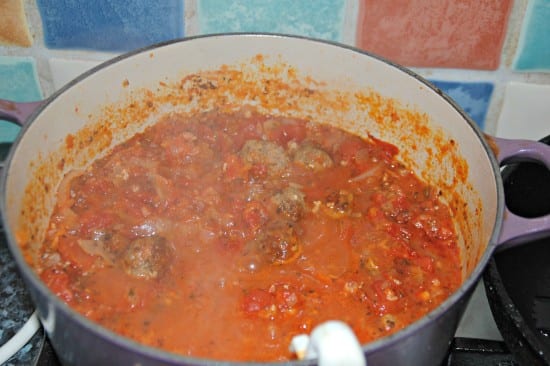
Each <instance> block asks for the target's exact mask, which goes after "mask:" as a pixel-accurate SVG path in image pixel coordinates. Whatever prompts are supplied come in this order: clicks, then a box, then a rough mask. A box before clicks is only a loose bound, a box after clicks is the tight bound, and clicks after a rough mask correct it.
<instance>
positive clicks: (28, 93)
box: [0, 56, 43, 142]
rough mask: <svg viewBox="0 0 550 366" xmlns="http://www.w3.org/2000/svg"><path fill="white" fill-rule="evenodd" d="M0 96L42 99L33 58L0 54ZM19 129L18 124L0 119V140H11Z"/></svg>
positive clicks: (9, 98)
mask: <svg viewBox="0 0 550 366" xmlns="http://www.w3.org/2000/svg"><path fill="white" fill-rule="evenodd" d="M0 98H2V99H8V100H12V101H15V102H32V101H37V100H41V99H43V98H42V92H41V90H40V84H39V82H38V75H37V73H36V64H35V61H34V59H31V58H28V57H8V56H0ZM19 130H20V128H19V126H16V125H14V124H13V123H11V122H7V121H3V120H0V142H11V141H13V140H14V139H15V137H16V136H17V134H18V133H19Z"/></svg>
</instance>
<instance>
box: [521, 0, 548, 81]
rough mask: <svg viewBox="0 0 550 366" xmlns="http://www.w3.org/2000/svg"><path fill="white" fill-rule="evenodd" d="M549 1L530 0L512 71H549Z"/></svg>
mask: <svg viewBox="0 0 550 366" xmlns="http://www.w3.org/2000/svg"><path fill="white" fill-rule="evenodd" d="M548 19H550V0H531V1H529V5H528V8H527V11H526V13H525V17H524V20H523V21H524V24H523V28H522V31H521V35H520V40H519V45H518V49H517V54H516V59H515V62H514V65H513V67H514V69H516V70H525V71H550V22H549V21H548Z"/></svg>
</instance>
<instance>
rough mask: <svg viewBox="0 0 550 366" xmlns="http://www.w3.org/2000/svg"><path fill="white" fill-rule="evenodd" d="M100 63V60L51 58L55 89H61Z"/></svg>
mask: <svg viewBox="0 0 550 366" xmlns="http://www.w3.org/2000/svg"><path fill="white" fill-rule="evenodd" d="M99 63H100V61H88V60H69V59H63V58H50V59H49V64H50V71H51V73H52V80H53V85H54V88H55V90H58V89H60V88H61V87H63V86H64V85H65V84H67V83H68V82H70V81H71V80H73V79H74V78H76V77H77V76H79V75H81V74H82V73H84V72H86V71H88V70H89V69H91V68H92V67H94V66H96V65H98V64H99Z"/></svg>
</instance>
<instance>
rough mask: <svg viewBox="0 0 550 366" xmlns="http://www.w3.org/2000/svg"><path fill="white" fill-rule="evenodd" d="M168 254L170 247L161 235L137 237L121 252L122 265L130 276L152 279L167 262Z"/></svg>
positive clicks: (168, 259) (168, 260)
mask: <svg viewBox="0 0 550 366" xmlns="http://www.w3.org/2000/svg"><path fill="white" fill-rule="evenodd" d="M170 255H171V253H170V248H169V246H168V243H167V242H166V239H164V238H163V237H160V236H149V237H144V238H139V239H136V240H134V241H132V242H131V243H130V244H129V245H128V247H127V248H126V250H125V251H124V253H122V267H123V269H124V271H125V272H126V273H127V274H128V275H130V276H132V277H136V278H144V279H154V278H157V277H159V275H160V274H161V272H162V271H163V270H164V269H165V268H166V266H167V265H168V264H169V262H170Z"/></svg>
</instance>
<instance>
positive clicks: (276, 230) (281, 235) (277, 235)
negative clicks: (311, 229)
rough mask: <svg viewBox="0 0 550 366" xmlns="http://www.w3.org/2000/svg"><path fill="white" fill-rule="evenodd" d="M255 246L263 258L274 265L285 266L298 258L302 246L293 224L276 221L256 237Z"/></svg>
mask: <svg viewBox="0 0 550 366" xmlns="http://www.w3.org/2000/svg"><path fill="white" fill-rule="evenodd" d="M255 244H256V245H257V249H258V250H259V251H260V253H261V254H262V256H263V258H264V259H265V260H266V261H267V262H269V263H272V264H284V263H288V262H291V261H293V260H294V259H296V258H297V257H298V255H299V254H300V251H301V246H300V243H299V241H298V235H297V234H296V231H295V229H294V226H293V224H292V223H291V222H287V221H274V222H271V223H270V224H268V225H267V226H266V227H265V229H264V230H263V231H262V232H260V233H259V235H258V236H257V237H256V240H255Z"/></svg>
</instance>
